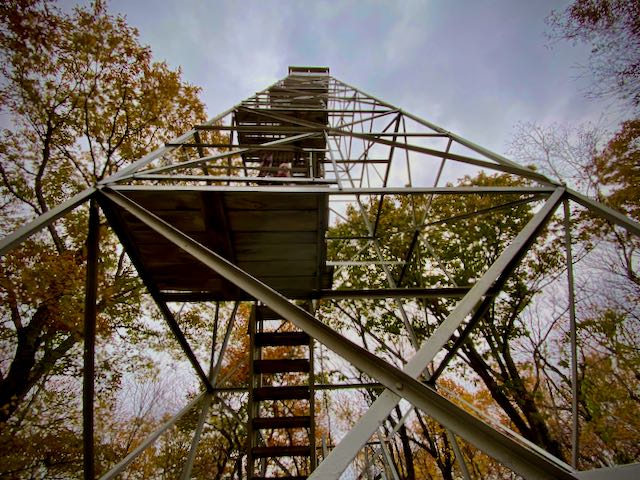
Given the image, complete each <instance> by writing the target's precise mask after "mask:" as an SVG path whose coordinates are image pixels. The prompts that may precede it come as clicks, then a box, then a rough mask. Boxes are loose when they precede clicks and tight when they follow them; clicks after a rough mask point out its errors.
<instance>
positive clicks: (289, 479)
mask: <svg viewBox="0 0 640 480" xmlns="http://www.w3.org/2000/svg"><path fill="white" fill-rule="evenodd" d="M274 478H275V479H279V480H306V479H307V478H309V477H308V476H307V475H290V476H285V477H251V480H270V479H274Z"/></svg>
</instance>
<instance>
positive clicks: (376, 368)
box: [102, 189, 575, 479]
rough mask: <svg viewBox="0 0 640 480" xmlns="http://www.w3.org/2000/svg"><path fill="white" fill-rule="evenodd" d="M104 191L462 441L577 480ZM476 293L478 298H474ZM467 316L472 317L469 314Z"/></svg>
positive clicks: (530, 472)
mask: <svg viewBox="0 0 640 480" xmlns="http://www.w3.org/2000/svg"><path fill="white" fill-rule="evenodd" d="M102 192H103V194H104V195H105V197H107V198H108V199H109V200H110V201H112V202H114V203H115V204H117V205H119V206H120V207H122V208H125V209H126V210H127V211H128V212H130V213H131V214H133V215H134V216H135V217H137V218H138V219H139V220H141V221H142V222H143V223H145V224H146V225H148V226H149V227H150V228H152V229H153V230H155V231H156V232H158V233H159V234H161V235H162V236H164V237H165V238H166V239H167V240H169V241H171V242H172V243H174V244H175V245H177V246H178V247H180V248H181V249H182V250H184V251H185V252H187V253H189V254H190V255H192V256H193V257H194V258H195V259H197V260H198V261H200V262H202V263H203V264H204V265H206V266H208V267H209V268H211V269H212V270H214V271H216V272H217V273H218V274H219V275H221V276H222V277H224V278H225V279H227V280H229V281H231V282H232V283H234V284H235V285H236V286H238V287H239V288H241V289H243V290H245V291H246V292H247V293H248V294H250V295H251V296H253V297H254V298H256V299H257V300H259V301H261V302H263V303H264V304H265V305H267V306H268V307H269V308H271V309H272V310H273V311H275V312H276V313H277V314H279V315H282V317H283V318H286V319H287V320H289V321H290V322H292V323H293V324H294V325H296V326H297V327H299V328H301V329H302V330H304V331H305V332H307V333H308V334H309V335H311V336H312V337H314V338H315V339H316V340H318V341H319V342H321V343H323V344H324V345H326V346H327V347H328V348H330V349H331V350H333V351H334V352H335V353H337V354H338V355H340V356H341V357H343V358H344V359H345V360H347V361H349V362H351V363H352V364H353V365H354V366H355V367H356V368H358V369H360V370H361V371H363V372H364V373H366V374H368V375H370V376H372V377H373V378H376V379H377V380H379V381H380V382H381V383H382V384H384V385H385V387H387V389H389V390H390V392H391V394H395V395H396V396H402V397H404V398H405V399H407V401H409V402H410V403H411V404H413V405H415V406H416V407H418V408H420V409H422V410H423V411H425V412H426V413H427V414H428V415H430V416H431V417H432V418H434V419H435V420H436V421H438V422H439V423H441V424H442V425H443V426H445V427H447V428H450V429H451V430H452V431H453V432H455V433H457V434H458V435H460V436H461V437H462V438H465V439H466V440H467V441H469V442H470V443H472V444H474V445H475V446H476V447H478V448H480V449H481V450H483V451H484V452H485V453H487V454H488V455H490V456H492V457H494V458H496V459H497V460H498V461H500V462H502V463H503V464H505V465H507V466H509V467H510V468H512V469H513V470H514V471H515V472H517V473H519V474H520V475H522V476H524V477H526V478H545V479H551V478H554V479H555V478H559V479H574V478H575V476H574V475H573V474H572V470H571V469H570V467H568V466H567V465H565V464H563V463H562V462H560V461H558V460H557V459H553V458H552V457H550V456H547V455H544V454H542V453H541V452H539V451H537V450H535V449H532V448H531V447H529V446H528V445H527V446H525V445H524V444H523V443H519V442H517V441H515V440H514V439H512V438H510V437H509V436H507V435H505V434H504V433H502V432H500V431H498V430H495V429H494V428H492V427H490V426H488V425H486V424H485V423H484V422H482V421H480V420H478V419H477V418H476V417H474V416H472V415H471V414H469V413H467V412H466V411H465V410H464V409H462V408H460V407H458V406H457V405H455V404H454V403H452V402H451V401H449V400H447V399H445V398H444V397H442V396H440V395H439V394H438V393H437V392H435V391H434V390H433V389H431V388H430V387H428V386H427V385H425V384H423V383H421V382H419V381H418V380H416V379H415V378H414V377H413V376H411V375H409V374H407V373H406V372H403V371H401V370H399V369H397V368H395V367H393V366H392V365H390V364H388V363H386V362H385V361H383V360H381V359H380V358H378V357H377V356H376V355H374V354H373V353H371V352H368V351H367V350H365V349H364V348H362V347H360V346H358V345H356V344H354V343H353V342H351V341H350V340H348V339H346V338H344V337H343V336H342V335H341V334H340V333H338V332H336V331H334V330H333V329H331V328H330V327H328V326H327V325H325V324H323V323H322V322H320V321H319V320H317V319H316V318H315V317H313V316H312V315H311V314H309V313H308V312H306V311H304V310H303V309H301V308H300V307H298V306H297V305H295V304H293V303H291V302H289V301H288V300H287V299H286V298H284V297H283V296H282V295H280V294H279V293H278V292H276V291H275V290H273V289H272V288H270V287H269V286H267V285H265V284H264V283H262V282H260V281H259V280H257V279H256V278H254V277H252V276H251V275H249V274H247V273H246V272H244V271H243V270H241V269H240V268H238V267H236V266H235V265H233V264H232V263H230V262H228V261H227V260H226V259H224V258H223V257H221V256H220V255H218V254H216V253H215V252H212V251H211V250H209V249H207V248H206V247H204V246H202V245H201V244H199V243H198V242H196V241H195V240H193V239H192V238H190V237H189V236H188V235H186V234H184V233H183V232H180V231H179V230H177V229H176V228H174V227H172V226H171V225H169V224H168V223H166V222H164V221H163V220H162V219H160V218H159V217H157V216H155V215H153V214H152V213H151V212H149V211H147V210H145V209H144V208H143V207H141V206H140V205H138V204H136V203H135V202H133V201H131V200H130V199H128V198H127V197H124V196H122V195H120V194H118V193H116V192H114V191H112V190H111V191H110V190H109V189H104V190H103V191H102ZM562 193H563V190H562V189H558V191H557V192H556V193H554V195H553V196H552V197H551V199H550V200H549V201H548V202H547V204H545V206H544V207H543V208H542V209H541V211H540V212H538V214H536V216H535V217H534V218H533V219H532V220H531V221H530V222H529V224H527V226H526V227H525V229H524V230H523V232H524V231H527V235H525V236H526V237H528V236H529V234H533V232H532V231H530V230H534V231H535V230H537V228H536V227H539V226H540V225H541V224H543V223H544V220H546V218H547V216H548V215H549V214H550V210H551V211H552V210H553V208H555V206H556V203H557V201H559V199H560V198H561V196H562ZM521 233H522V232H521ZM519 237H521V235H519ZM519 240H520V241H519ZM524 240H526V239H525V238H520V239H519V238H518V237H517V238H516V240H515V241H514V243H513V244H512V245H511V246H510V247H509V248H508V249H507V250H515V252H512V255H513V254H515V253H516V252H517V250H518V249H519V247H520V245H521V244H522V242H523V241H524ZM503 257H504V254H503V256H501V258H499V259H498V261H497V262H496V263H495V264H494V265H493V266H492V267H491V268H490V269H489V271H492V270H493V271H494V272H495V271H497V270H500V269H501V264H502V263H504V262H506V263H508V260H509V259H504V260H502V261H501V259H502V258H503ZM490 283H492V282H490V281H489V280H488V279H484V281H482V280H481V281H480V282H478V284H476V285H475V286H474V288H472V290H471V291H470V292H469V294H467V296H466V297H465V298H464V299H463V300H462V301H461V302H460V304H459V307H458V308H456V310H454V313H455V312H457V314H458V315H460V314H461V312H462V310H463V309H466V308H468V310H470V309H471V308H472V307H473V305H474V304H475V301H476V300H475V299H474V297H476V296H477V295H478V294H479V293H480V292H482V291H484V292H486V290H488V288H489V286H490V285H489V284H490ZM472 292H473V293H474V294H473V295H472ZM469 304H470V305H469ZM464 316H466V313H465V315H464ZM456 320H457V319H456ZM445 323H446V324H447V325H448V324H450V323H452V322H447V321H445ZM455 323H456V324H458V323H459V322H457V321H456V322H455ZM441 336H443V334H442V333H440V334H438V333H436V335H434V337H436V341H437V339H438V338H440V337H441ZM449 336H450V334H449V335H446V338H444V340H443V341H445V342H446V341H447V339H448V337H449ZM438 350H439V348H438ZM416 357H418V358H417V359H415V357H414V360H413V362H414V365H413V366H414V367H415V369H414V370H417V372H416V374H415V376H416V377H417V376H418V375H419V374H420V372H421V371H422V369H423V366H422V364H423V362H422V361H421V360H422V358H421V355H420V352H419V353H418V354H417V355H416ZM383 395H384V394H383ZM396 398H397V397H396ZM387 413H388V410H387ZM375 428H377V425H375V427H374V429H375ZM367 438H368V437H367ZM327 463H328V462H326V461H325V462H323V463H322V464H321V465H320V467H319V468H318V469H316V471H315V472H314V473H313V474H312V475H313V477H310V478H334V477H331V476H329V477H326V476H319V475H316V473H317V472H318V471H319V469H320V468H321V466H322V465H324V464H327ZM339 473H341V471H340V472H338V475H339ZM335 478H337V477H335Z"/></svg>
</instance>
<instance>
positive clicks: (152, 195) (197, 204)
mask: <svg viewBox="0 0 640 480" xmlns="http://www.w3.org/2000/svg"><path fill="white" fill-rule="evenodd" d="M125 195H126V196H127V197H129V198H130V199H131V200H133V201H134V202H136V203H139V204H140V205H142V206H143V207H144V208H146V209H147V210H151V211H153V212H155V211H160V210H196V211H200V208H201V206H202V200H201V193H200V192H185V191H182V192H166V191H155V192H153V191H149V192H142V191H138V192H126V193H125Z"/></svg>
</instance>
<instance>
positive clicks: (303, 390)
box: [253, 386, 309, 401]
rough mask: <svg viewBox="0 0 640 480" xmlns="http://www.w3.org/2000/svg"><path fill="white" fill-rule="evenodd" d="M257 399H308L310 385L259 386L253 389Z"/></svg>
mask: <svg viewBox="0 0 640 480" xmlns="http://www.w3.org/2000/svg"><path fill="white" fill-rule="evenodd" d="M253 398H254V399H255V400H258V401H260V400H305V399H306V400H308V399H309V387H305V386H295V387H258V388H255V389H254V390H253Z"/></svg>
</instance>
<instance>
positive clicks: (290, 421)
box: [253, 415, 311, 430]
mask: <svg viewBox="0 0 640 480" xmlns="http://www.w3.org/2000/svg"><path fill="white" fill-rule="evenodd" d="M310 426H311V417H310V416H309V415H300V416H296V417H260V418H254V419H253V428H255V429H256V430H258V429H263V430H264V429H270V428H308V427H310Z"/></svg>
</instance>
